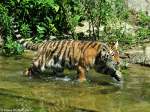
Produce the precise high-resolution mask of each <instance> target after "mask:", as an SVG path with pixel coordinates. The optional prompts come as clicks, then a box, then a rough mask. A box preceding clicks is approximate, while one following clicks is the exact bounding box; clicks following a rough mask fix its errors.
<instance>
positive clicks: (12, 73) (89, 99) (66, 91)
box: [0, 56, 150, 112]
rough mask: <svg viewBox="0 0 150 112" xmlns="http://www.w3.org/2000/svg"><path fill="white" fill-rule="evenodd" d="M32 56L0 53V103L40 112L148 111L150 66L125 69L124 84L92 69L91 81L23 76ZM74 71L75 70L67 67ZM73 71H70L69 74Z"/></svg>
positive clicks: (89, 77) (89, 76) (0, 104)
mask: <svg viewBox="0 0 150 112" xmlns="http://www.w3.org/2000/svg"><path fill="white" fill-rule="evenodd" d="M30 62H31V59H30V58H17V59H15V58H13V57H10V58H8V57H7V58H6V57H2V56H0V107H1V108H6V109H13V108H14V109H28V110H32V111H36V112H38V111H40V112H48V111H49V112H59V111H61V112H69V111H70V112H72V111H75V112H141V111H143V112H149V107H150V89H149V88H150V75H149V73H150V68H148V67H144V66H139V65H132V66H131V67H130V68H129V69H128V70H123V71H122V72H123V76H124V87H123V88H122V89H120V88H119V87H117V86H115V85H113V84H112V83H113V82H112V79H111V78H110V77H109V76H107V75H102V74H98V73H95V72H94V71H93V70H91V71H90V72H89V74H88V81H87V82H85V83H81V84H80V83H78V82H76V81H74V80H73V79H71V80H69V81H62V80H59V79H57V80H55V79H56V78H49V79H48V77H44V78H42V79H34V78H33V79H29V78H27V77H23V76H21V73H22V71H23V70H24V69H25V68H26V67H28V66H29V65H30ZM66 74H71V75H75V72H72V71H71V72H70V71H66ZM71 75H67V76H68V77H70V76H71Z"/></svg>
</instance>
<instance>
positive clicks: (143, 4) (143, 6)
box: [126, 0, 150, 16]
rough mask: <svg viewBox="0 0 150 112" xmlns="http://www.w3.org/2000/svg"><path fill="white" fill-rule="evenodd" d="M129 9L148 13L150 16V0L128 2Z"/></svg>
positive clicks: (131, 0)
mask: <svg viewBox="0 0 150 112" xmlns="http://www.w3.org/2000/svg"><path fill="white" fill-rule="evenodd" d="M126 2H127V4H128V7H129V8H130V9H133V10H135V11H147V12H148V15H149V16H150V0H126Z"/></svg>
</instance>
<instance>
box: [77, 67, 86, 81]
mask: <svg viewBox="0 0 150 112" xmlns="http://www.w3.org/2000/svg"><path fill="white" fill-rule="evenodd" d="M77 72H78V80H79V82H84V81H86V77H85V73H86V69H85V68H84V67H81V66H78V67H77Z"/></svg>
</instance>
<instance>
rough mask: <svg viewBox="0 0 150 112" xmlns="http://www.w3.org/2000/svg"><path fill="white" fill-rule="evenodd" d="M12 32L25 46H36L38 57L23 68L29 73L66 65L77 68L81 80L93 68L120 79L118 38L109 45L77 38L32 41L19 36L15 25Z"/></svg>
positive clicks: (61, 68) (31, 47)
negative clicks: (26, 68) (30, 64)
mask: <svg viewBox="0 0 150 112" xmlns="http://www.w3.org/2000/svg"><path fill="white" fill-rule="evenodd" d="M14 28H16V26H14ZM15 35H16V37H17V38H18V42H19V43H21V44H22V45H23V46H24V47H25V48H28V49H32V50H37V57H36V58H35V59H34V60H33V63H32V66H31V67H29V68H28V70H27V71H26V75H28V76H32V75H35V74H38V73H39V72H44V71H45V70H49V69H52V70H55V71H63V70H64V68H69V69H75V70H76V71H77V73H78V77H79V81H80V82H82V81H85V80H86V72H88V70H89V69H90V68H94V69H95V70H96V71H97V72H102V73H104V74H109V75H110V76H111V77H113V78H115V79H116V80H117V81H119V82H120V81H121V80H122V77H121V73H120V72H119V71H118V69H117V67H118V65H119V63H120V58H119V52H118V42H117V43H115V44H113V45H111V46H109V45H107V44H105V43H102V42H99V41H80V40H49V41H46V42H43V43H40V44H33V43H31V42H28V41H26V40H25V39H22V38H21V35H20V34H19V33H18V30H17V29H16V30H15Z"/></svg>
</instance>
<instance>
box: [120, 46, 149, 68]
mask: <svg viewBox="0 0 150 112" xmlns="http://www.w3.org/2000/svg"><path fill="white" fill-rule="evenodd" d="M126 52H127V53H128V54H129V58H127V59H123V60H124V61H127V62H128V63H132V64H142V65H147V66H150V44H147V45H145V46H143V47H142V48H141V47H136V48H133V49H131V50H127V51H126Z"/></svg>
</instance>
